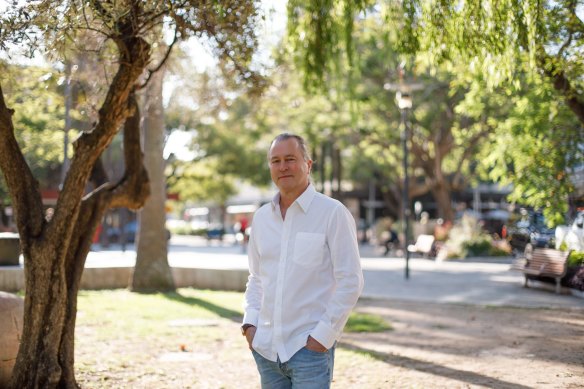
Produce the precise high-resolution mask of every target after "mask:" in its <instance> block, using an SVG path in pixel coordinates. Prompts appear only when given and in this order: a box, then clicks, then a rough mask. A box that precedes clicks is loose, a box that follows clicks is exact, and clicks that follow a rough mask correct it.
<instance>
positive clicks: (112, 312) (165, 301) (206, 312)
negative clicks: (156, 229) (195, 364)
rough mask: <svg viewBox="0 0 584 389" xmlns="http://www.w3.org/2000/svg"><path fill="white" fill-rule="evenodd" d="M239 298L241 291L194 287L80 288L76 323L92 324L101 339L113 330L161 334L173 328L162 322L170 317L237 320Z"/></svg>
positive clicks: (137, 334)
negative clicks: (145, 291) (145, 289)
mask: <svg viewBox="0 0 584 389" xmlns="http://www.w3.org/2000/svg"><path fill="white" fill-rule="evenodd" d="M241 301H242V294H241V293H237V292H215V291H207V290H196V289H179V290H178V291H177V292H173V293H152V294H140V293H132V292H130V291H128V290H123V289H119V290H105V291H81V292H80V293H79V296H78V314H77V323H78V325H82V326H87V327H90V328H92V329H93V330H94V335H95V336H96V337H97V338H100V339H107V338H108V337H111V334H112V333H116V334H123V336H126V337H142V336H164V335H168V334H169V332H173V331H175V329H174V328H173V326H168V325H162V324H165V323H171V322H173V321H181V320H182V321H184V320H193V319H204V320H205V319H206V320H209V321H212V320H219V319H228V320H233V321H240V320H241V318H242V316H243V311H242V309H241Z"/></svg>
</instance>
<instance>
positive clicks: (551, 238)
mask: <svg viewBox="0 0 584 389" xmlns="http://www.w3.org/2000/svg"><path fill="white" fill-rule="evenodd" d="M507 240H508V241H509V244H510V245H511V248H512V249H513V251H514V252H515V253H523V251H525V247H526V246H527V244H531V245H532V246H533V247H552V248H553V247H555V244H556V237H555V228H549V227H548V226H547V225H546V222H545V219H544V218H543V216H542V215H541V214H540V213H533V214H531V215H529V217H528V218H527V219H523V220H520V221H518V222H517V223H515V224H514V225H512V226H510V227H509V228H507Z"/></svg>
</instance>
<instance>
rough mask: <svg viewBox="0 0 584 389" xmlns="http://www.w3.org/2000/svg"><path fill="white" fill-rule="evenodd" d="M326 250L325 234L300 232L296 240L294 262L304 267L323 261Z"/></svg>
mask: <svg viewBox="0 0 584 389" xmlns="http://www.w3.org/2000/svg"><path fill="white" fill-rule="evenodd" d="M324 250H325V234H318V233H314V232H299V233H297V234H296V241H295V242H294V262H296V263H297V264H299V265H301V266H304V267H314V266H317V265H319V264H321V263H322V261H323V258H324Z"/></svg>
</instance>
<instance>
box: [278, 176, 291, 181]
mask: <svg viewBox="0 0 584 389" xmlns="http://www.w3.org/2000/svg"><path fill="white" fill-rule="evenodd" d="M291 177H292V176H290V175H287V176H280V177H278V180H281V179H283V178H291Z"/></svg>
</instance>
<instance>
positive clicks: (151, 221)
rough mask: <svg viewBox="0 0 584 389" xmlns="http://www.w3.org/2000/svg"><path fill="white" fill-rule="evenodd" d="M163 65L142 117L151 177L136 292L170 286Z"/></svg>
mask: <svg viewBox="0 0 584 389" xmlns="http://www.w3.org/2000/svg"><path fill="white" fill-rule="evenodd" d="M163 69H164V68H162V69H160V70H159V71H158V72H156V73H155V74H153V76H152V78H151V79H150V83H149V84H148V87H147V88H146V104H145V105H146V114H145V117H144V126H143V127H144V153H145V159H144V164H145V166H146V169H147V171H148V174H149V176H150V177H151V188H150V189H151V195H150V197H149V198H148V201H146V203H145V204H144V208H143V209H142V210H141V211H140V216H139V223H140V224H139V225H140V233H139V234H138V237H137V239H138V240H137V242H136V247H137V248H136V254H137V257H136V266H135V267H134V274H133V276H132V285H131V289H132V290H134V291H138V292H150V291H154V290H156V291H160V290H174V289H175V286H174V279H173V278H172V273H171V269H170V266H169V264H168V255H167V254H168V241H167V237H166V230H165V224H166V212H165V203H166V185H165V182H166V180H165V179H164V163H165V161H164V158H163V151H164V107H163V105H162V81H163V79H164V72H163Z"/></svg>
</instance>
